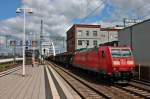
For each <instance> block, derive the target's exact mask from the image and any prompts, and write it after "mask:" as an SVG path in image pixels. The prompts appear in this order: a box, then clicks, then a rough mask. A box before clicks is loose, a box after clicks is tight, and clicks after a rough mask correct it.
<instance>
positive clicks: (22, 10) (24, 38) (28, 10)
mask: <svg viewBox="0 0 150 99" xmlns="http://www.w3.org/2000/svg"><path fill="white" fill-rule="evenodd" d="M16 13H23V33H24V35H23V46H22V47H23V48H22V49H23V51H22V55H23V64H22V65H23V67H22V70H23V71H22V76H25V45H26V44H25V40H26V37H25V36H26V31H25V28H26V13H33V11H32V9H31V8H17V10H16Z"/></svg>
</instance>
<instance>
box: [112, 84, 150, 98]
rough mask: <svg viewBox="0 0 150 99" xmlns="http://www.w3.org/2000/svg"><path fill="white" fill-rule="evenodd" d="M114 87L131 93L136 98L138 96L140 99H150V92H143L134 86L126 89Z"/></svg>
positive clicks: (118, 86)
mask: <svg viewBox="0 0 150 99" xmlns="http://www.w3.org/2000/svg"><path fill="white" fill-rule="evenodd" d="M114 86H115V87H117V88H119V89H122V90H124V91H126V92H129V93H131V94H134V95H135V96H138V97H139V98H144V99H150V92H148V91H147V90H143V88H140V87H137V86H133V85H128V86H125V87H123V86H120V85H114Z"/></svg>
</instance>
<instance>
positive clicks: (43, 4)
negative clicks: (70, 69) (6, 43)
mask: <svg viewBox="0 0 150 99" xmlns="http://www.w3.org/2000/svg"><path fill="white" fill-rule="evenodd" d="M101 3H102V0H22V4H23V5H22V6H21V7H29V8H33V11H34V13H33V14H32V15H27V18H26V31H27V33H30V32H32V33H37V34H38V33H39V32H40V21H41V19H42V20H43V23H44V24H43V32H44V35H50V36H65V32H66V31H67V30H68V28H69V27H70V26H71V25H72V24H73V23H72V20H73V19H74V18H76V19H78V18H79V19H82V18H84V17H85V16H86V15H88V14H89V13H90V12H91V11H93V10H94V9H95V8H97V7H98V6H99V5H101ZM107 3H108V4H111V5H113V6H114V7H115V8H116V9H115V10H114V12H113V13H111V11H110V12H109V11H108V12H109V13H111V15H110V19H109V20H110V21H107V22H104V21H101V20H97V22H94V23H97V24H99V23H101V24H102V25H103V24H105V25H110V24H112V22H114V23H113V25H115V24H118V22H115V21H118V19H119V20H120V21H122V18H124V17H135V16H136V17H137V16H138V15H139V16H141V15H146V14H147V13H148V12H150V7H149V6H150V5H148V3H150V2H149V1H148V0H136V1H135V0H107ZM105 5H106V3H105V4H103V5H102V6H101V7H100V8H99V9H98V10H97V11H96V12H95V13H94V15H99V14H100V12H101V11H102V9H103V8H104V7H105ZM139 7H142V8H140V9H137V8H139ZM145 9H146V10H145ZM112 20H115V21H112ZM119 24H120V23H119ZM22 32H23V16H22V15H21V14H20V15H17V17H13V18H9V19H7V20H3V21H0V33H2V34H12V35H15V36H16V37H18V38H21V37H22V35H21V34H23V33H22ZM21 39H22V38H21Z"/></svg>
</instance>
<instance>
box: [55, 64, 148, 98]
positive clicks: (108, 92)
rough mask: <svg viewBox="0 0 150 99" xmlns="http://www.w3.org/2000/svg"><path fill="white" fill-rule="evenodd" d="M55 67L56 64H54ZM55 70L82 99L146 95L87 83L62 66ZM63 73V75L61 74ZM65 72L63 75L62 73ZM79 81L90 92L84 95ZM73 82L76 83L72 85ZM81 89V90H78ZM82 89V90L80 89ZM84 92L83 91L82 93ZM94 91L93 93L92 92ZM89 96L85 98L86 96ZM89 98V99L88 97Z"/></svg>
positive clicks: (115, 87) (139, 96)
mask: <svg viewBox="0 0 150 99" xmlns="http://www.w3.org/2000/svg"><path fill="white" fill-rule="evenodd" d="M53 65H55V64H53ZM53 68H54V69H55V70H56V71H57V72H58V73H59V74H60V75H61V76H62V75H65V76H64V77H63V78H64V79H67V80H66V81H67V82H68V83H69V85H71V86H72V87H73V89H74V90H75V91H76V92H77V93H78V94H80V95H81V96H82V95H83V96H82V98H88V99H89V98H93V96H94V95H95V96H96V97H95V98H100V99H101V98H106V99H108V98H109V99H110V98H113V99H141V98H145V96H144V95H142V93H139V94H135V92H131V91H127V89H125V88H124V89H123V88H122V87H121V86H119V87H118V86H113V85H111V86H108V85H103V84H99V83H93V82H89V81H86V80H84V79H82V78H80V77H79V76H77V75H74V74H72V73H71V72H69V71H68V70H66V69H64V68H62V67H60V66H57V65H55V66H53ZM60 72H61V73H60ZM62 72H63V73H62ZM67 75H69V76H70V78H67ZM69 79H74V80H71V82H69V81H68V80H69ZM75 80H76V81H79V82H80V83H81V84H82V85H83V86H86V88H85V89H87V90H88V91H84V92H83V93H82V91H83V90H84V88H82V87H81V86H78V85H79V84H77V82H76V81H75ZM72 82H75V84H74V83H72ZM76 84H77V85H76ZM78 87H79V89H78ZM80 88H81V89H80ZM81 90H82V91H81ZM90 90H92V91H90ZM80 92H81V93H80ZM85 93H86V94H87V95H85V96H84V94H85ZM90 93H92V96H91V97H89V95H90ZM86 96H88V97H86ZM146 98H149V97H148V96H146Z"/></svg>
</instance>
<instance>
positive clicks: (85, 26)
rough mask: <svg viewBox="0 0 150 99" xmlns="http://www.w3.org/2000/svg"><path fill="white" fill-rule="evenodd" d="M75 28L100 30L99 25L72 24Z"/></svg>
mask: <svg viewBox="0 0 150 99" xmlns="http://www.w3.org/2000/svg"><path fill="white" fill-rule="evenodd" d="M73 26H75V27H81V28H82V27H83V28H101V25H91V24H74V25H73Z"/></svg>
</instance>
